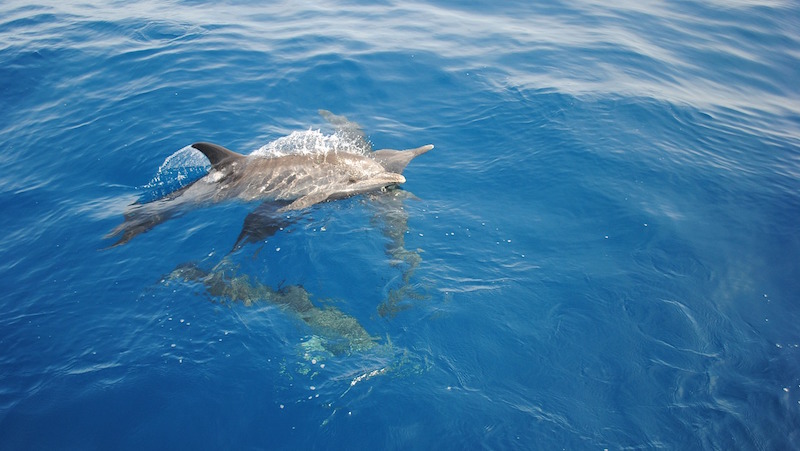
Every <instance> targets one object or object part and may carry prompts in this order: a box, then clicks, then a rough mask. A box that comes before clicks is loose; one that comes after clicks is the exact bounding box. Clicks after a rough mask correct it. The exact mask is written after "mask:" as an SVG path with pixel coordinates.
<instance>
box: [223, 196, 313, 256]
mask: <svg viewBox="0 0 800 451" xmlns="http://www.w3.org/2000/svg"><path fill="white" fill-rule="evenodd" d="M286 205H287V203H286V202H264V203H262V204H261V205H259V206H258V208H256V209H255V210H253V211H252V212H251V213H250V214H248V215H247V217H246V218H244V224H243V225H242V231H241V232H240V233H239V237H238V238H236V244H234V245H233V250H236V249H239V248H241V247H242V246H244V245H245V244H247V243H259V242H263V241H265V240H266V239H267V238H269V237H271V236H272V235H275V234H276V233H278V231H279V230H282V229H284V228H286V227H288V226H289V225H291V224H292V223H293V222H294V221H296V220H297V218H298V217H299V216H292V217H286V215H285V214H282V213H281V207H284V206H286Z"/></svg>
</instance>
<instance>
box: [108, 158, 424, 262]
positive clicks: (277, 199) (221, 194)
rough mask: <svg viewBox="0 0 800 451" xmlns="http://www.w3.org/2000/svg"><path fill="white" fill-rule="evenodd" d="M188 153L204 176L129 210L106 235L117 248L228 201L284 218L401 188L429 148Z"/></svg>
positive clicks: (131, 206)
mask: <svg viewBox="0 0 800 451" xmlns="http://www.w3.org/2000/svg"><path fill="white" fill-rule="evenodd" d="M192 147H193V148H194V149H197V150H198V151H200V152H202V153H203V155H205V156H206V158H208V160H209V162H211V169H210V170H209V172H208V174H207V175H205V176H204V177H202V178H201V179H199V180H197V181H195V182H194V183H192V184H190V185H188V186H186V187H183V188H181V189H180V190H178V191H175V192H173V193H170V194H168V195H166V196H164V197H162V198H160V199H157V200H154V201H152V202H147V203H139V202H136V203H134V204H132V205H130V206H129V207H128V210H127V212H126V213H125V221H124V222H123V223H122V224H120V225H119V226H117V227H116V228H115V229H114V230H112V231H111V232H110V233H109V234H108V235H107V238H112V237H116V236H119V239H118V241H117V242H116V243H115V244H114V245H115V246H116V245H120V244H125V243H127V242H128V241H130V240H131V239H133V238H134V237H135V236H136V235H138V234H140V233H143V232H146V231H148V230H150V229H151V228H153V227H155V226H156V225H158V224H160V223H162V222H164V221H166V220H168V219H169V218H171V217H173V216H176V215H178V214H181V213H183V212H185V211H187V210H189V209H194V208H200V207H204V206H208V205H211V204H214V203H218V202H222V201H226V200H233V199H238V200H241V201H246V202H251V201H262V202H265V203H267V204H268V205H269V208H268V209H272V210H274V211H275V212H286V211H289V210H301V209H304V208H307V207H310V206H312V205H314V204H317V203H320V202H325V201H330V200H335V199H341V198H344V197H349V196H353V195H356V194H362V193H367V192H372V191H379V190H382V189H384V188H386V187H390V186H394V185H397V184H400V183H404V182H405V181H406V179H405V177H403V175H402V173H403V170H404V169H405V167H406V165H408V163H409V162H410V161H411V160H412V159H413V158H414V157H416V156H418V155H421V154H423V153H425V152H427V151H429V150H431V149H432V148H433V145H430V144H429V145H426V146H422V147H418V148H416V149H410V150H391V149H383V150H377V151H374V152H370V153H368V154H357V153H348V152H327V153H316V154H309V155H297V154H292V155H283V156H273V157H267V156H261V155H250V156H248V155H242V154H239V153H236V152H233V151H231V150H228V149H226V148H224V147H222V146H220V145H217V144H211V143H206V142H198V143H195V144H192ZM243 233H244V232H243ZM239 239H240V241H241V239H242V236H240V238H239Z"/></svg>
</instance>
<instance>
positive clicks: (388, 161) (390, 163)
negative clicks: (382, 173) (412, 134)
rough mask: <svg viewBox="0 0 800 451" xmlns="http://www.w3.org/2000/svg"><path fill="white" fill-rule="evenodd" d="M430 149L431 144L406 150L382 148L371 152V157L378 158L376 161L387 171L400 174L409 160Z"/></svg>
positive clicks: (431, 147)
mask: <svg viewBox="0 0 800 451" xmlns="http://www.w3.org/2000/svg"><path fill="white" fill-rule="evenodd" d="M431 149H433V144H428V145H427V146H422V147H417V148H416V149H408V150H391V149H383V150H376V151H375V152H373V153H372V157H373V158H375V159H376V160H378V163H380V164H381V166H383V167H384V168H386V170H387V171H389V172H394V173H396V174H402V173H403V170H404V169H405V168H406V166H408V163H409V162H410V161H411V160H413V159H414V158H415V157H417V156H419V155H422V154H423V153H425V152H427V151H429V150H431Z"/></svg>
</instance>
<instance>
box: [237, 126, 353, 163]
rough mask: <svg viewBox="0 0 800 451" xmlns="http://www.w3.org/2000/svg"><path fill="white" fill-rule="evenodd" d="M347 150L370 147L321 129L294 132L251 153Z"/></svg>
mask: <svg viewBox="0 0 800 451" xmlns="http://www.w3.org/2000/svg"><path fill="white" fill-rule="evenodd" d="M337 152H347V153H356V154H366V153H367V152H369V149H368V148H365V146H364V145H363V144H362V143H361V142H358V141H356V140H354V139H352V137H348V136H343V135H342V134H340V133H339V132H336V133H334V134H332V135H326V134H324V133H322V132H321V131H319V130H311V129H309V130H307V131H298V132H292V133H291V134H289V135H288V136H284V137H281V138H278V139H276V140H275V141H272V142H270V143H268V144H265V145H263V146H261V147H260V148H258V149H257V150H255V151H254V152H253V153H252V154H251V155H260V156H265V157H279V156H283V155H318V154H319V155H324V154H328V153H337Z"/></svg>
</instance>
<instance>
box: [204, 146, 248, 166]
mask: <svg viewBox="0 0 800 451" xmlns="http://www.w3.org/2000/svg"><path fill="white" fill-rule="evenodd" d="M192 147H194V148H195V149H197V150H199V151H200V152H203V155H205V156H206V158H208V161H210V162H211V167H213V168H214V169H219V168H220V167H221V166H223V165H226V164H230V163H231V162H233V161H236V160H240V159H242V158H245V156H244V155H242V154H240V153H236V152H234V151H232V150H229V149H226V148H224V147H222V146H219V145H217V144H212V143H204V142H200V143H194V144H192Z"/></svg>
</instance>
